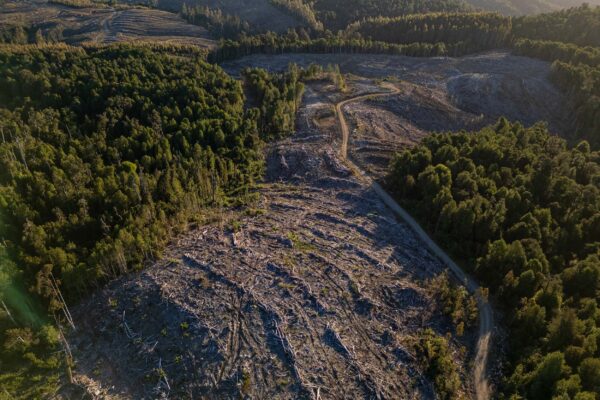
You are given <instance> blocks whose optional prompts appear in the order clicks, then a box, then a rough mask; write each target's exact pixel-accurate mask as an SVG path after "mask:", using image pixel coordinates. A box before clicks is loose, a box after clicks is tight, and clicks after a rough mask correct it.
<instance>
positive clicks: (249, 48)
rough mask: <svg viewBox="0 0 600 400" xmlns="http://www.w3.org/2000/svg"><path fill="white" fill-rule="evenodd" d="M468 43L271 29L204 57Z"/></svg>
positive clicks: (441, 49) (402, 51) (451, 48)
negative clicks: (399, 40)
mask: <svg viewBox="0 0 600 400" xmlns="http://www.w3.org/2000/svg"><path fill="white" fill-rule="evenodd" d="M469 49H470V47H469V45H467V44H466V43H464V42H461V43H456V44H449V45H448V46H446V45H445V44H444V43H442V42H439V43H410V44H396V43H386V42H374V41H372V40H367V39H362V38H349V37H347V36H346V35H344V34H340V35H336V36H333V35H328V36H326V37H321V38H319V39H311V38H310V37H304V38H302V37H301V36H299V35H297V34H296V33H295V32H291V33H288V34H287V35H285V36H278V35H276V34H274V33H267V34H263V35H255V36H246V37H243V38H241V39H240V40H238V41H232V40H227V41H224V42H223V43H221V45H220V46H219V47H218V48H216V49H215V50H214V51H213V52H211V53H210V54H209V56H208V60H209V61H211V62H216V63H220V62H223V61H226V60H232V59H236V58H240V57H244V56H247V55H250V54H256V53H260V54H281V53H351V54H360V53H373V54H396V55H406V56H413V57H435V56H446V55H461V54H465V51H466V52H468V51H469Z"/></svg>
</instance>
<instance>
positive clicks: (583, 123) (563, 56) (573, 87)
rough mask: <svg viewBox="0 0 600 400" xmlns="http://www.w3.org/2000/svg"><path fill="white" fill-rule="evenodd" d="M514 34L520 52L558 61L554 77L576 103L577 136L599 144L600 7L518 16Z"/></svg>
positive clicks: (515, 45)
mask: <svg viewBox="0 0 600 400" xmlns="http://www.w3.org/2000/svg"><path fill="white" fill-rule="evenodd" d="M513 35H514V37H515V38H516V40H515V44H514V46H513V47H514V49H515V51H516V52H517V53H518V54H521V55H526V56H529V57H536V58H540V59H543V60H546V61H553V62H554V63H553V65H552V80H553V81H554V82H555V83H556V84H557V85H558V86H559V87H560V88H561V89H562V91H563V92H564V93H566V95H567V97H568V98H569V99H570V101H571V102H572V103H573V105H574V107H575V123H574V131H575V134H574V137H575V138H584V139H587V140H588V141H589V142H590V143H591V144H592V146H593V147H594V148H598V147H599V146H600V7H594V8H592V7H590V6H588V5H583V6H581V7H577V8H571V9H568V10H564V11H560V12H556V13H552V14H543V15H539V16H532V17H523V18H517V19H515V20H514V26H513ZM523 37H524V38H525V39H523ZM518 38H521V39H518ZM594 46H595V47H594Z"/></svg>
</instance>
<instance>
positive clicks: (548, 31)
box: [513, 5, 600, 47]
mask: <svg viewBox="0 0 600 400" xmlns="http://www.w3.org/2000/svg"><path fill="white" fill-rule="evenodd" d="M513 35H514V36H515V37H517V38H528V39H532V40H550V41H559V42H566V43H573V44H576V45H579V46H595V47H600V7H590V6H588V5H584V6H581V7H575V8H570V9H567V10H563V11H558V12H554V13H548V14H540V15H533V16H526V17H520V18H514V19H513Z"/></svg>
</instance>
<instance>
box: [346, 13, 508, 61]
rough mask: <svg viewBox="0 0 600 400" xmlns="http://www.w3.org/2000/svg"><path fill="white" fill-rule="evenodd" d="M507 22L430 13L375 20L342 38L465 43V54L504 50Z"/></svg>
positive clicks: (470, 15) (355, 26) (354, 26)
mask: <svg viewBox="0 0 600 400" xmlns="http://www.w3.org/2000/svg"><path fill="white" fill-rule="evenodd" d="M510 32H511V23H510V19H507V18H505V17H502V16H500V15H498V14H483V13H434V14H421V15H408V16H403V17H396V18H386V17H378V18H373V19H367V20H363V21H361V22H357V23H355V24H352V25H350V26H349V27H348V28H347V29H346V34H347V35H348V36H350V37H353V36H358V37H364V38H368V39H371V40H374V41H383V42H388V43H400V44H409V43H444V44H445V45H450V44H457V43H465V44H466V48H467V50H466V51H467V52H476V51H480V50H485V49H494V48H500V47H504V46H506V45H507V44H508V40H509V38H510Z"/></svg>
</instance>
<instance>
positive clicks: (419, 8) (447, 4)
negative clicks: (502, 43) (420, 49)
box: [313, 0, 469, 31]
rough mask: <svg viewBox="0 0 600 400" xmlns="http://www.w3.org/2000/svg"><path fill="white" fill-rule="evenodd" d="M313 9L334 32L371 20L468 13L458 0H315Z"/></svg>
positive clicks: (463, 4) (466, 8) (466, 7)
mask: <svg viewBox="0 0 600 400" xmlns="http://www.w3.org/2000/svg"><path fill="white" fill-rule="evenodd" d="M313 9H314V10H315V11H316V12H317V15H318V17H319V20H320V21H321V22H323V24H324V25H325V27H326V28H327V29H330V30H332V31H337V30H340V29H345V28H346V27H347V26H348V25H349V24H351V23H353V22H356V21H360V20H362V19H365V18H371V17H379V16H386V17H397V16H400V15H406V14H422V13H428V12H457V11H467V10H468V9H469V7H468V6H466V5H465V3H463V2H462V1H459V0H408V1H407V0H346V1H343V2H341V1H338V0H315V1H314V3H313Z"/></svg>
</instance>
